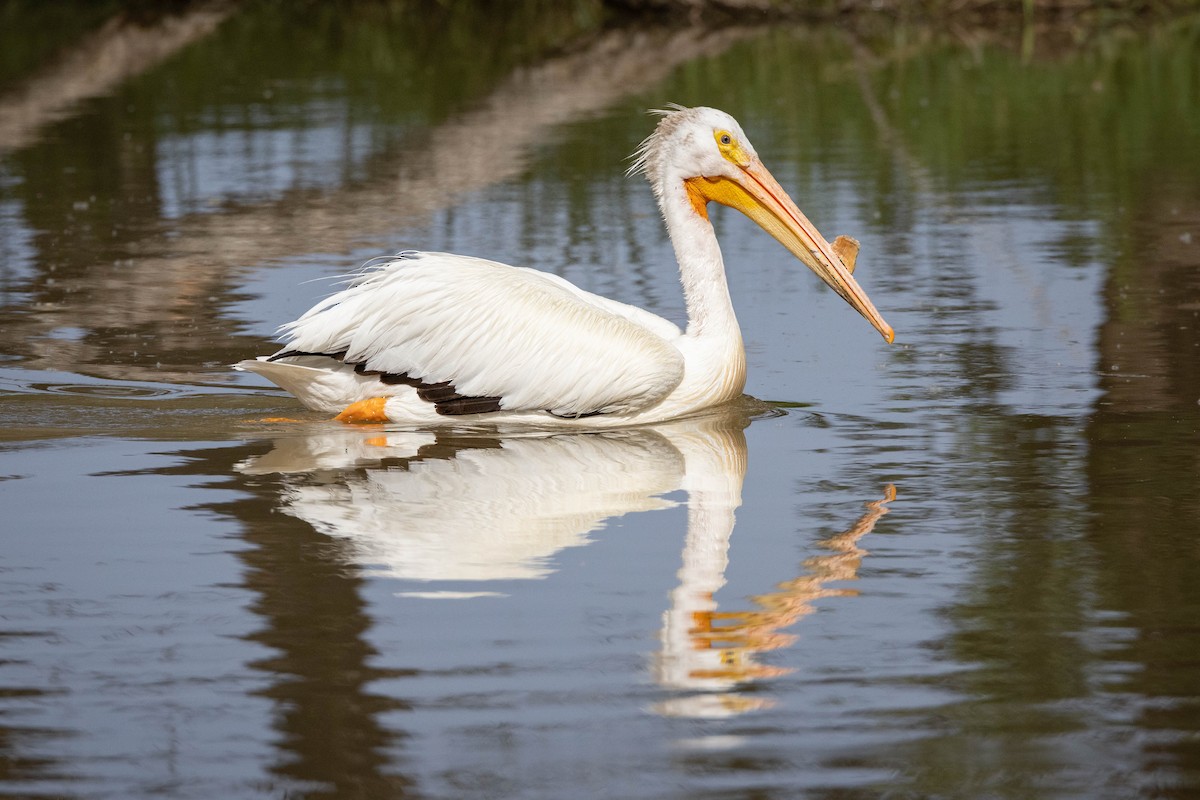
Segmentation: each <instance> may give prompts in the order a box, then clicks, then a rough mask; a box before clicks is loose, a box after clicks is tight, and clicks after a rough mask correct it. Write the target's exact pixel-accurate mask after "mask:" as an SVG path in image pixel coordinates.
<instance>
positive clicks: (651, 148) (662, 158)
mask: <svg viewBox="0 0 1200 800" xmlns="http://www.w3.org/2000/svg"><path fill="white" fill-rule="evenodd" d="M661 113H662V114H663V117H662V119H661V120H659V123H658V126H657V127H656V128H655V130H654V133H652V134H650V136H649V137H648V138H647V139H646V141H644V142H643V143H642V146H641V148H639V150H638V154H637V158H636V161H635V163H634V166H633V168H632V170H631V171H642V172H645V174H646V178H647V179H648V180H649V181H650V185H651V186H652V187H653V189H654V193H655V195H656V196H657V197H658V198H659V203H660V205H662V206H663V208H664V213H665V209H666V208H667V204H668V203H669V202H670V200H669V199H668V198H671V197H673V196H678V193H679V192H683V193H684V194H685V196H686V200H687V205H689V206H690V207H691V209H692V211H694V212H695V213H696V214H697V215H699V216H700V217H701V218H702V219H704V220H706V221H707V219H708V203H709V202H711V201H715V202H718V203H720V204H722V205H725V206H729V207H730V208H736V209H737V210H738V211H741V212H742V213H743V214H745V215H746V216H748V217H749V218H750V219H752V220H754V221H755V222H756V223H758V225H759V226H760V227H762V229H763V230H765V231H766V232H767V233H769V234H771V235H772V236H773V237H775V239H777V240H778V241H779V243H780V244H782V245H783V246H784V247H786V248H787V249H788V250H789V251H791V253H792V254H793V255H795V256H796V257H797V258H798V259H800V260H801V261H802V262H804V264H805V265H807V266H808V268H809V269H811V270H812V271H813V272H815V273H816V274H817V276H818V277H820V278H821V280H823V281H825V283H826V284H828V285H829V287H830V288H831V289H833V290H834V291H835V292H837V293H838V294H839V295H841V297H842V298H843V299H844V300H845V301H846V302H848V303H849V304H850V305H851V306H853V307H854V309H855V310H856V311H858V313H860V314H862V315H863V316H864V317H865V318H866V319H867V321H868V322H870V323H871V324H872V325H873V326H874V327H875V329H876V330H877V331H879V332H880V333H881V334H882V335H883V338H884V339H886V340H887V341H888V343H889V344H890V343H891V342H892V341H893V340H894V339H895V333H894V332H893V331H892V327H891V326H890V325H888V324H887V323H886V322H885V321H884V319H883V317H882V316H880V314H879V312H878V311H877V310H876V309H875V306H874V305H873V304H872V303H871V300H870V298H868V297H867V293H866V292H864V291H863V289H862V287H861V286H859V285H858V282H857V281H856V280H855V279H854V276H853V275H852V274H851V270H850V269H848V268H847V267H846V265H845V263H843V261H842V258H841V257H840V256H839V255H838V254H837V252H836V251H835V250H834V247H833V245H831V244H830V243H829V242H828V241H826V239H825V237H824V236H822V235H821V234H820V232H818V231H817V229H816V227H815V226H814V225H813V224H812V223H811V222H809V220H808V217H806V216H804V212H802V211H801V210H800V209H799V208H798V207H797V206H796V204H795V202H793V201H792V199H791V198H790V197H788V194H787V192H785V191H784V190H783V187H781V186H780V185H779V182H778V181H776V180H775V178H774V177H773V176H772V175H771V173H770V172H769V171H768V170H767V168H766V167H765V166H763V163H762V161H761V160H760V159H759V157H758V153H756V152H755V151H754V146H753V145H752V144H750V140H749V139H748V138H747V137H746V134H745V132H744V131H743V130H742V126H741V125H739V124H738V122H737V120H735V119H734V118H733V117H731V116H729V115H728V114H726V113H725V112H724V111H718V110H717V109H715V108H705V107H697V108H682V107H676V108H673V109H671V110H668V111H664V112H661ZM679 205H680V206H682V205H683V204H682V203H679Z"/></svg>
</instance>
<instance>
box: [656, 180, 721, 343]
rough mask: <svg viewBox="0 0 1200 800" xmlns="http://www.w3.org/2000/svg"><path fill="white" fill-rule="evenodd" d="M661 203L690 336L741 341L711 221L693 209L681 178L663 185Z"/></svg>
mask: <svg viewBox="0 0 1200 800" xmlns="http://www.w3.org/2000/svg"><path fill="white" fill-rule="evenodd" d="M659 205H660V206H661V208H662V214H663V219H664V221H665V222H666V225H667V235H668V236H669V237H670V239H671V244H672V245H673V246H674V248H675V259H676V260H677V261H678V262H679V279H680V282H681V283H682V284H683V296H684V300H685V301H686V302H687V314H688V327H687V334H688V336H695V337H706V336H721V337H730V336H734V337H736V338H737V340H738V343H739V344H740V343H741V331H740V329H739V328H738V323H737V317H736V316H735V314H734V311H733V303H732V301H731V300H730V299H729V284H728V283H727V282H726V279H725V262H724V260H723V259H722V258H721V247H720V245H719V244H717V235H716V233H715V232H714V231H713V227H712V223H711V222H709V221H708V219H707V218H706V217H702V216H700V214H698V213H697V212H696V210H695V209H694V208H692V204H691V202H690V201H689V200H688V197H687V190H686V189H685V188H684V185H683V183H682V182H681V181H676V182H674V185H673V186H671V187H664V188H663V192H662V194H661V195H660V196H659Z"/></svg>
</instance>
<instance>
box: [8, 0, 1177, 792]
mask: <svg viewBox="0 0 1200 800" xmlns="http://www.w3.org/2000/svg"><path fill="white" fill-rule="evenodd" d="M581 7H582V6H581ZM289 8H290V7H285V6H281V5H274V4H270V5H256V4H250V5H247V6H239V7H231V6H226V5H217V6H211V5H207V4H205V3H193V4H191V5H186V6H184V7H183V11H181V12H180V13H179V15H178V16H169V17H165V18H150V19H140V18H138V19H137V20H136V21H134V22H129V21H126V22H121V21H119V20H118V21H114V22H108V23H105V21H104V20H103V19H102V18H101V17H102V15H101V14H100V12H99V11H95V12H92V13H93V14H94V15H95V16H96V17H97V18H96V19H94V20H93V19H91V18H88V17H86V15H84V16H83V18H76V19H74V21H73V22H72V23H71V24H67V23H66V22H65V21H64V20H63V19H57V18H55V19H51V18H43V17H38V16H36V14H35V15H33V16H31V17H30V18H29V19H24V18H22V17H20V16H18V17H17V18H16V22H15V23H14V24H13V25H12V26H8V27H7V31H6V32H4V33H3V34H0V50H4V51H5V52H7V54H8V55H6V56H5V57H4V58H3V59H0V510H2V514H3V523H2V525H0V609H2V611H0V633H2V634H3V635H2V636H0V793H2V794H4V795H6V796H14V797H15V796H20V797H35V796H36V797H81V798H82V797H89V798H91V797H113V798H129V797H171V798H175V797H178V798H214V797H278V798H282V797H306V798H308V797H311V798H318V797H364V798H366V797H428V798H473V797H479V798H496V797H512V798H566V797H620V798H680V799H681V800H682V798H795V797H812V798H874V797H914V798H915V797H953V798H985V797H986V798H1032V797H1037V798H1129V797H1170V798H1183V797H1196V796H1200V544H1198V542H1200V537H1198V534H1200V77H1198V76H1200V55H1198V54H1200V24H1198V23H1197V21H1196V20H1187V19H1184V20H1177V21H1173V22H1163V23H1159V24H1156V25H1153V26H1151V25H1149V24H1144V23H1139V24H1137V25H1127V24H1123V23H1118V24H1116V25H1115V26H1110V27H1103V28H1095V29H1093V28H1041V27H1038V28H1029V29H1026V30H1025V31H1024V32H1022V31H1021V30H1019V29H1014V30H1011V31H1005V30H987V31H982V30H981V31H972V30H962V31H959V32H958V33H956V34H955V35H948V34H934V33H931V32H929V31H925V30H923V29H920V28H907V27H898V28H897V27H888V28H887V29H886V30H877V29H875V28H873V27H870V26H868V27H866V28H864V29H863V30H857V29H855V28H854V27H853V26H848V27H843V28H837V29H835V28H804V27H781V26H775V27H773V28H771V29H769V30H768V29H755V28H742V27H737V28H718V29H693V28H672V29H655V28H643V27H638V28H630V27H622V26H615V27H614V26H611V25H601V24H600V23H599V22H598V21H597V20H594V19H591V18H588V17H586V16H581V15H580V14H579V13H576V14H574V15H572V14H563V15H562V16H563V18H562V19H558V18H557V16H556V14H555V13H554V12H551V11H547V10H546V9H541V10H537V9H536V8H535V10H534V11H531V12H530V13H529V14H526V15H522V14H516V15H515V16H513V17H512V18H511V19H509V20H508V21H507V22H504V23H497V22H496V21H495V20H494V19H489V18H487V17H484V16H481V17H479V18H476V17H474V16H473V15H472V13H471V12H470V11H461V10H460V11H458V12H452V11H445V10H440V11H437V10H435V11H433V12H430V11H429V10H428V9H426V10H424V11H422V12H421V13H419V14H417V13H408V12H404V11H397V10H393V9H392V7H390V6H386V5H384V6H380V5H376V4H367V5H362V6H358V5H339V6H337V7H333V6H330V7H325V6H318V7H308V6H306V7H305V9H304V10H303V11H291V10H289ZM535 12H536V13H535ZM29 13H31V14H32V13H33V12H29ZM38 13H41V14H50V15H51V16H52V12H50V11H42V12H38ZM20 25H26V26H28V27H27V28H26V29H24V30H21V29H20ZM72 25H74V27H72ZM53 30H57V31H60V32H61V35H60V37H59V38H61V39H62V41H57V40H55V38H54V37H53V36H51V35H49V34H48V33H47V31H53ZM35 33H36V34H37V35H35ZM117 50H119V51H120V52H122V53H124V54H125V56H124V57H123V58H122V59H115V60H114V59H111V58H105V57H104V55H105V54H106V53H107V54H111V53H112V52H116V51H117ZM667 102H680V103H684V104H705V105H713V106H717V107H721V108H724V109H725V110H727V111H729V112H731V113H733V114H734V115H735V116H737V117H738V118H739V119H740V120H741V122H742V124H743V126H744V128H745V129H746V131H747V133H748V135H749V136H750V137H751V139H752V140H753V142H754V143H755V145H756V147H757V149H758V151H759V153H760V154H761V156H762V157H763V160H764V162H765V163H766V164H767V165H768V166H769V167H770V168H771V170H772V171H773V172H774V174H775V175H776V177H777V178H779V180H780V182H781V183H782V184H783V185H784V186H785V187H786V188H787V189H788V190H789V191H790V192H791V193H792V194H793V196H794V197H795V198H796V199H797V201H798V203H799V205H800V206H801V207H802V208H803V209H804V210H805V211H806V212H807V214H808V215H809V217H810V218H811V219H812V220H813V221H814V223H815V224H816V225H817V226H818V227H819V228H820V229H821V230H822V231H823V232H824V233H825V234H826V235H827V236H828V237H829V238H832V237H833V236H834V235H835V234H839V233H846V234H851V235H854V236H856V237H857V238H858V239H859V240H861V242H862V254H861V255H860V258H859V262H858V271H857V273H856V274H857V275H858V276H859V279H860V281H861V282H862V283H863V285H864V287H865V288H866V289H867V291H868V292H869V293H870V295H871V297H872V298H873V300H874V301H875V303H876V305H877V306H879V308H880V310H881V311H882V313H883V314H884V316H885V317H886V318H887V320H888V321H889V322H890V323H891V324H892V325H893V326H894V327H895V329H896V331H897V341H896V343H895V344H894V345H892V346H890V347H889V346H888V345H886V344H884V343H883V342H882V341H881V340H880V338H879V336H878V335H877V334H876V333H875V332H874V331H873V330H872V329H871V328H870V326H869V325H867V324H866V323H865V322H864V321H863V320H862V319H861V318H860V317H859V316H858V315H856V314H855V313H854V312H853V311H852V310H850V309H849V308H848V307H847V306H846V305H845V304H844V303H843V302H842V301H841V300H840V299H839V298H837V297H836V296H835V295H833V294H832V293H831V292H830V291H828V290H827V289H826V288H825V287H824V286H823V285H822V284H820V282H819V281H818V280H817V279H816V278H814V277H813V276H812V275H811V274H809V273H808V272H807V271H806V270H805V269H803V267H802V266H801V265H799V264H798V263H797V262H796V261H795V259H794V258H792V256H790V255H789V254H788V253H787V252H786V251H784V250H783V249H782V248H780V247H779V246H778V245H777V244H776V243H775V242H774V241H773V240H771V239H770V238H769V237H767V236H765V235H764V234H762V232H761V231H759V230H758V229H757V228H755V227H754V225H753V224H752V223H750V222H748V221H747V220H745V219H744V218H741V217H739V216H738V215H736V214H735V213H733V212H729V211H725V210H714V214H713V215H714V218H715V221H716V225H717V229H718V233H719V235H720V238H721V242H722V246H723V249H724V252H725V257H726V262H727V264H728V267H729V272H730V284H731V290H732V293H733V296H734V303H735V307H736V308H737V311H738V315H739V318H740V320H741V322H742V327H743V331H744V334H745V339H746V345H747V353H748V360H749V381H748V386H747V391H748V392H749V393H750V394H751V395H753V397H754V398H758V399H757V400H751V399H747V400H746V401H745V402H743V403H740V404H737V405H736V406H735V407H733V408H727V409H721V410H718V411H714V412H713V413H711V414H708V415H705V416H702V417H700V418H697V419H691V420H684V421H679V422H675V423H671V424H664V425H658V426H654V427H650V428H644V429H631V430H618V431H608V432H602V433H590V434H570V433H559V434H556V435H553V436H550V435H544V436H543V435H537V434H534V433H528V432H526V433H522V434H520V435H516V434H512V433H505V432H503V431H495V430H486V429H483V430H469V431H468V430H443V431H406V430H400V429H393V428H387V427H382V428H380V427H353V426H344V425H340V424H337V423H333V422H330V421H327V420H325V419H323V418H322V417H321V415H316V414H313V413H310V412H306V411H304V410H302V409H301V408H299V406H298V405H297V404H296V403H295V402H294V401H293V400H291V399H290V398H289V397H288V396H286V395H284V394H282V393H281V392H279V391H277V390H274V389H272V388H270V387H268V386H266V385H265V384H263V383H262V382H260V381H259V380H258V379H256V378H254V377H252V376H247V375H242V374H236V373H233V372H231V371H230V370H229V369H228V367H227V366H226V365H227V364H229V363H231V362H233V361H236V360H238V359H241V358H245V357H249V356H252V355H255V354H259V353H265V352H269V351H270V348H271V343H270V340H271V337H272V335H273V332H274V330H275V327H276V326H277V325H278V324H280V323H282V322H285V321H287V320H289V319H292V318H293V317H294V316H296V315H298V314H299V313H300V312H302V311H303V310H305V309H306V308H307V307H308V306H309V305H310V304H311V303H312V302H314V301H315V300H317V299H319V298H320V297H322V296H324V295H325V294H326V293H327V292H328V291H329V289H330V285H331V280H332V279H334V278H335V277H336V276H340V275H343V274H345V273H346V272H347V271H349V270H351V269H353V268H354V267H356V266H357V265H358V264H360V263H362V262H364V261H366V260H367V259H369V258H372V257H374V256H377V255H379V254H381V253H388V252H394V251H397V250H400V249H404V248H422V249H431V250H448V251H454V252H462V253H469V254H477V255H486V256H489V257H493V258H497V259H500V260H504V261H508V262H510V263H517V264H521V265H526V266H532V267H536V268H538V269H542V270H547V271H550V272H554V273H557V274H560V275H563V276H565V277H567V278H569V279H570V280H572V281H575V282H577V283H578V284H580V285H582V286H584V287H585V288H587V289H590V290H593V291H597V292H600V293H603V294H606V295H608V296H611V297H614V298H617V299H619V300H623V301H626V302H632V303H636V304H638V305H641V306H644V307H647V308H649V309H651V310H653V311H656V312H657V313H660V314H662V315H664V316H667V317H669V318H671V319H674V320H677V321H679V320H682V318H683V303H682V298H681V295H680V293H679V289H678V284H677V278H676V273H675V270H674V266H673V257H672V255H671V250H670V246H669V244H668V242H667V241H666V238H665V234H664V233H663V231H662V229H661V226H660V223H659V221H658V217H657V212H656V209H655V207H654V204H653V199H652V197H651V195H650V192H649V190H648V188H647V187H646V186H645V184H644V182H643V181H642V180H641V179H640V178H630V177H626V175H625V170H626V167H627V165H628V161H627V157H628V155H629V153H631V152H632V151H633V150H634V148H635V147H636V145H637V143H638V142H639V141H640V139H641V138H642V137H643V136H645V135H646V134H647V133H648V132H649V130H650V129H651V127H652V125H653V119H651V118H649V117H647V116H646V115H645V114H644V113H643V112H644V110H645V109H646V108H650V107H660V106H662V105H663V104H664V103H667ZM279 418H290V419H291V421H286V420H280V419H279ZM271 420H274V421H271Z"/></svg>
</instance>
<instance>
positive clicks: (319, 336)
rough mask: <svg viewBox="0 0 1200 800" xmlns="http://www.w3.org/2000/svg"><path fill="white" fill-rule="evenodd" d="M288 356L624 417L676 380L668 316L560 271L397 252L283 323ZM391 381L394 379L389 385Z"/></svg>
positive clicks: (506, 404) (679, 363) (510, 403)
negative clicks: (584, 285)
mask: <svg viewBox="0 0 1200 800" xmlns="http://www.w3.org/2000/svg"><path fill="white" fill-rule="evenodd" d="M283 331H284V333H285V340H286V342H287V348H286V350H285V351H282V352H281V353H280V354H277V356H276V357H279V356H281V355H283V354H284V353H289V352H300V353H321V354H329V355H332V356H335V357H340V358H341V359H342V360H343V361H345V362H346V363H347V364H354V365H356V368H357V369H358V370H359V371H361V372H366V373H373V372H379V373H381V374H383V375H385V376H388V375H390V376H404V378H405V379H406V380H408V381H420V382H421V383H422V384H426V385H430V384H445V385H446V386H447V387H448V388H449V390H450V391H453V392H455V393H457V395H458V396H461V397H468V398H472V397H473V398H498V405H499V407H500V408H501V409H503V410H506V411H535V410H536V411H540V410H545V411H550V412H552V413H555V414H558V415H561V416H581V415H584V414H594V413H631V412H634V411H637V410H639V409H643V408H646V407H648V406H651V405H653V404H654V403H656V402H658V401H659V400H661V399H662V398H664V397H665V396H666V395H668V394H669V393H670V392H671V390H672V389H674V388H675V387H676V386H677V385H678V384H679V382H680V380H681V379H682V377H683V356H682V355H681V354H680V352H679V350H678V349H677V348H676V347H675V345H674V344H672V343H671V342H670V341H669V338H673V336H678V335H679V329H678V328H677V327H675V326H674V325H673V324H672V323H670V322H668V321H666V320H664V319H662V318H660V317H656V316H654V315H653V314H649V313H647V312H645V311H642V310H641V309H636V308H634V307H632V306H626V305H624V304H621V303H616V302H614V301H612V300H607V299H605V298H601V297H598V296H596V295H592V294H590V293H588V292H584V291H582V290H580V289H577V288H575V287H574V286H572V285H571V284H569V283H568V282H566V281H564V280H562V279H561V278H558V277H557V276H552V275H546V274H545V273H541V272H538V271H536V270H531V269H522V268H517V267H510V266H507V265H504V264H498V263H495V262H492V261H486V260H483V259H476V258H467V257H464V256H457V255H450V254H445V253H405V254H402V255H401V257H399V258H397V259H396V260H394V261H391V262H388V263H386V264H384V265H382V266H380V267H377V268H374V269H371V270H369V271H366V272H364V273H363V274H362V275H360V276H358V277H356V278H355V279H354V280H353V281H352V282H351V283H350V285H349V286H348V287H347V288H346V289H344V290H342V291H340V292H338V293H337V294H335V295H333V296H331V297H329V298H327V299H326V300H324V301H322V302H321V303H318V304H317V305H316V306H314V307H313V308H312V309H311V310H310V311H308V313H306V314H305V315H304V316H302V317H301V318H300V319H298V320H296V321H295V322H292V323H289V324H287V325H285V326H284V327H283ZM393 382H395V381H393Z"/></svg>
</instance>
